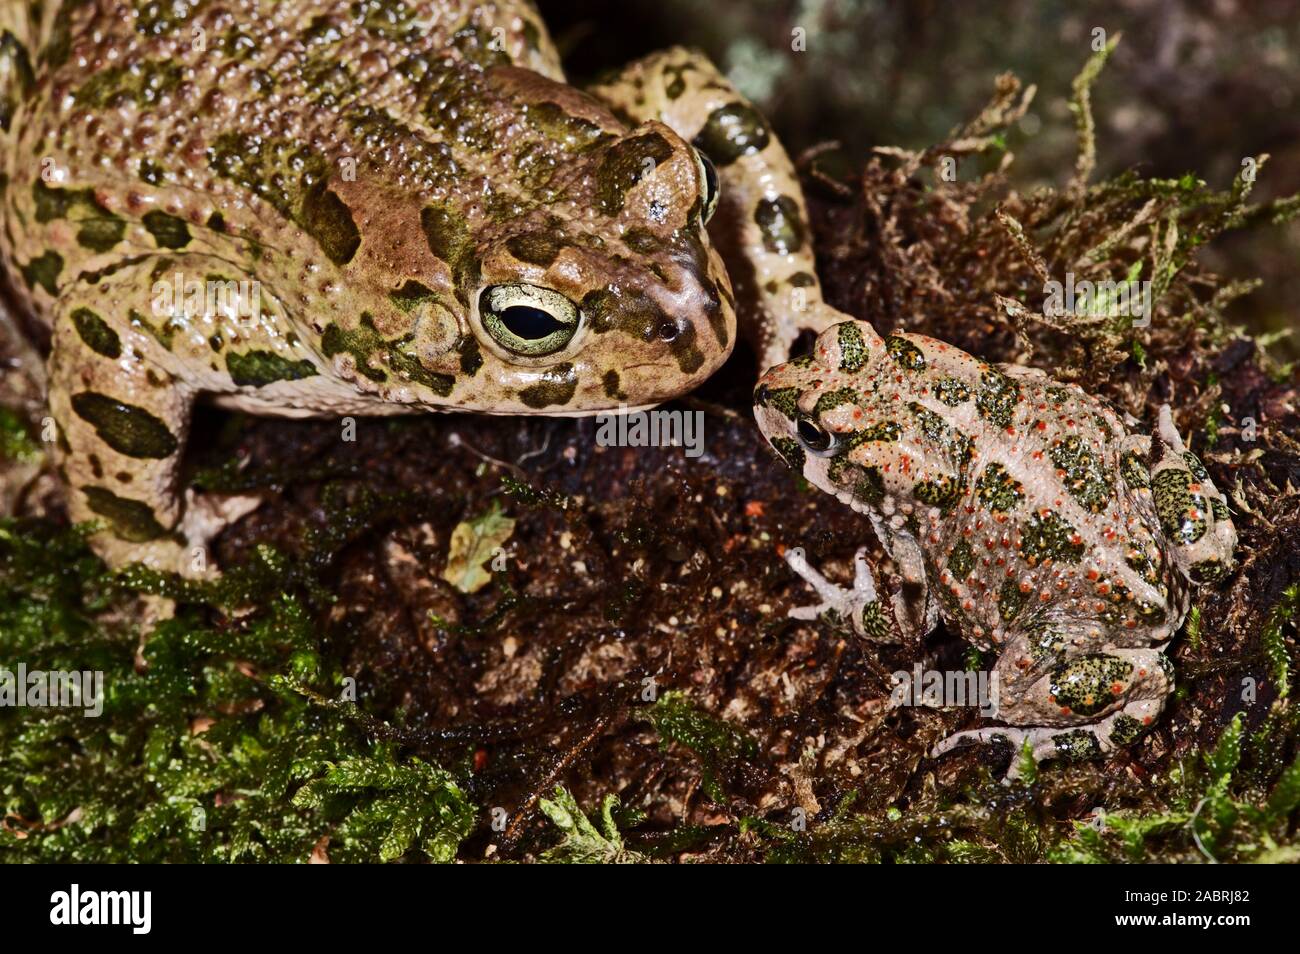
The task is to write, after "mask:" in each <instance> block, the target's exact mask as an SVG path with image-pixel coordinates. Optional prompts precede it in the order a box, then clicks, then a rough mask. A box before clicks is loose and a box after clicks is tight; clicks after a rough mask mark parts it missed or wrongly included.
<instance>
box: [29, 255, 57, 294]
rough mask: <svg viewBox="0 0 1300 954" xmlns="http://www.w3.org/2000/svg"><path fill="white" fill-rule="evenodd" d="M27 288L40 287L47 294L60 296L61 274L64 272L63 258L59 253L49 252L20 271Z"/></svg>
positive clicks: (39, 256)
mask: <svg viewBox="0 0 1300 954" xmlns="http://www.w3.org/2000/svg"><path fill="white" fill-rule="evenodd" d="M20 270H21V271H22V273H23V281H25V282H26V283H27V287H28V288H31V289H35V288H36V286H37V285H40V286H41V287H42V288H44V289H45V291H46V293H47V294H50V295H56V294H58V284H57V283H58V280H59V272H61V271H63V256H62V255H60V254H59V253H58V252H54V251H47V252H45V253H44V254H42V255H38V256H37V257H36V258H34V259H32V260H31V261H30V262H28V263H27V264H26V265H23V266H22V267H21V269H20Z"/></svg>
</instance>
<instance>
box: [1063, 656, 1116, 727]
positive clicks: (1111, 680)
mask: <svg viewBox="0 0 1300 954" xmlns="http://www.w3.org/2000/svg"><path fill="white" fill-rule="evenodd" d="M1132 675H1133V664H1132V663H1131V662H1129V661H1128V660H1127V659H1122V658H1120V657H1119V656H1112V655H1110V654H1108V653H1088V654H1087V655H1085V656H1076V657H1075V658H1073V659H1070V660H1068V661H1066V662H1063V663H1061V664H1060V665H1059V666H1057V667H1056V668H1054V669H1053V670H1052V672H1051V676H1050V679H1049V682H1050V689H1049V691H1050V692H1051V694H1052V699H1053V700H1054V701H1055V703H1056V705H1058V706H1061V707H1062V708H1066V709H1069V710H1070V712H1072V713H1074V714H1075V715H1081V716H1093V715H1096V714H1097V713H1098V712H1101V711H1102V710H1103V709H1105V708H1106V707H1107V706H1109V705H1111V704H1112V703H1113V702H1114V701H1115V700H1116V699H1117V698H1119V695H1120V694H1121V693H1122V692H1123V689H1125V688H1127V683H1128V680H1129V678H1130V677H1131V676H1132ZM1116 686H1119V687H1121V693H1116V692H1115V687H1116Z"/></svg>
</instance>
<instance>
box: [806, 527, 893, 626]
mask: <svg viewBox="0 0 1300 954" xmlns="http://www.w3.org/2000/svg"><path fill="white" fill-rule="evenodd" d="M866 553H867V551H866V548H865V547H863V548H861V549H859V550H858V552H857V554H856V555H855V556H854V557H853V568H854V569H853V588H852V589H851V590H848V589H845V588H844V587H842V586H838V585H836V584H835V583H832V582H831V581H830V580H828V579H826V577H824V576H822V575H821V573H819V572H818V571H817V570H815V569H814V568H813V567H812V566H811V565H810V564H809V563H808V559H807V557H805V556H804V552H803V548H802V547H795V548H793V549H791V550H789V551H787V552H786V554H785V562H786V563H788V564H789V565H790V569H792V570H794V571H795V572H796V573H798V574H799V576H801V577H802V578H803V579H804V580H805V581H806V582H807V583H808V585H809V586H811V587H812V588H813V589H814V590H816V591H817V595H818V596H819V597H821V600H822V601H821V602H820V603H818V604H816V605H814V606H796V607H793V608H792V609H791V610H790V613H789V615H790V616H791V617H792V618H794V619H806V620H817V619H820V620H825V621H826V622H828V623H832V624H835V623H842V622H844V621H848V622H849V623H851V624H852V626H853V631H854V632H856V633H857V634H858V635H859V636H863V637H865V638H867V639H869V640H871V641H872V642H879V643H898V642H902V637H901V635H900V633H899V627H898V623H897V620H896V619H895V618H894V614H893V612H892V611H891V610H890V609H889V608H888V607H886V605H885V604H884V603H883V602H882V601H881V600H880V598H879V595H878V593H877V590H876V581H875V577H874V575H873V574H872V572H871V565H870V564H869V563H868V562H867V556H866Z"/></svg>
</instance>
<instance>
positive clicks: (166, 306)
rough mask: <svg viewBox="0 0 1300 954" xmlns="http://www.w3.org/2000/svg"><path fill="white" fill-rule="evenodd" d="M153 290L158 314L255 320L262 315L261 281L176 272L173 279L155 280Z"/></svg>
mask: <svg viewBox="0 0 1300 954" xmlns="http://www.w3.org/2000/svg"><path fill="white" fill-rule="evenodd" d="M152 290H153V302H152V308H153V313H154V315H155V316H156V317H159V318H163V317H183V316H185V315H202V316H204V317H213V316H215V315H228V316H230V317H232V318H233V317H240V318H248V319H250V320H252V321H256V320H257V319H259V318H261V317H262V283H261V282H259V281H249V280H248V279H244V280H241V281H235V280H234V279H227V278H218V277H215V276H209V277H208V278H206V279H204V280H203V281H199V280H198V279H195V278H190V279H187V278H186V277H185V275H184V273H182V272H175V273H173V274H172V276H171V281H161V280H159V281H156V282H154V284H153V289H152Z"/></svg>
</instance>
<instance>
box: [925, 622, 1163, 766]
mask: <svg viewBox="0 0 1300 954" xmlns="http://www.w3.org/2000/svg"><path fill="white" fill-rule="evenodd" d="M1046 635H1047V634H1039V635H1038V636H1036V637H1035V639H1036V640H1039V641H1041V640H1042V639H1043V637H1044V636H1046ZM1031 655H1032V651H1031V650H1030V648H1029V643H1028V641H1027V639H1026V637H1024V636H1018V637H1016V638H1013V639H1012V640H1011V641H1010V642H1009V643H1008V644H1007V648H1006V649H1005V650H1004V651H1003V653H1002V656H1001V658H1000V659H999V660H998V664H997V667H996V669H995V674H996V676H997V688H996V693H995V700H994V708H993V712H992V713H991V717H992V718H994V719H997V720H999V721H1002V722H1006V723H1009V724H1008V725H1005V726H990V727H988V728H982V729H972V730H969V731H965V732H957V733H955V734H953V735H950V736H948V737H947V738H946V739H944V740H943V741H942V742H940V743H939V744H938V745H936V746H935V747H934V749H932V750H931V752H930V756H931V757H932V758H938V757H939V756H941V755H943V754H945V753H947V752H951V751H952V750H953V749H955V748H957V747H958V746H960V745H963V744H966V743H988V742H993V741H995V740H997V739H999V738H1004V739H1006V740H1008V741H1009V742H1011V743H1012V744H1013V745H1015V746H1016V748H1017V749H1019V748H1020V747H1022V746H1024V745H1025V744H1026V743H1027V744H1028V747H1029V749H1030V750H1031V753H1032V756H1033V759H1034V761H1035V762H1042V761H1046V760H1048V759H1064V760H1067V761H1076V760H1085V759H1094V758H1099V757H1101V756H1102V755H1105V754H1106V753H1108V752H1111V751H1113V750H1114V749H1116V748H1119V747H1122V746H1125V745H1128V744H1129V743H1130V742H1133V741H1134V740H1135V739H1137V738H1138V736H1140V735H1141V734H1142V733H1143V732H1144V731H1145V730H1146V729H1147V728H1149V727H1150V726H1151V725H1152V724H1153V723H1154V722H1155V720H1156V718H1157V717H1158V716H1159V715H1160V712H1161V710H1162V709H1163V708H1164V705H1165V700H1166V699H1167V698H1168V697H1169V694H1170V693H1171V692H1172V691H1173V688H1174V681H1173V667H1172V665H1171V664H1170V663H1169V660H1168V658H1167V657H1166V656H1165V655H1164V653H1162V652H1161V651H1160V650H1158V649H1119V648H1111V649H1107V650H1104V651H1101V652H1074V653H1070V652H1068V651H1066V652H1062V653H1061V654H1060V655H1057V656H1054V657H1051V658H1050V659H1048V660H1044V661H1042V662H1040V663H1039V664H1038V665H1034V664H1032V663H1030V664H1029V665H1026V663H1029V660H1030V657H1031ZM1019 773H1020V760H1019V758H1012V760H1011V768H1010V770H1009V772H1008V774H1007V779H1008V780H1011V779H1014V778H1016V777H1017V776H1018V775H1019Z"/></svg>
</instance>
